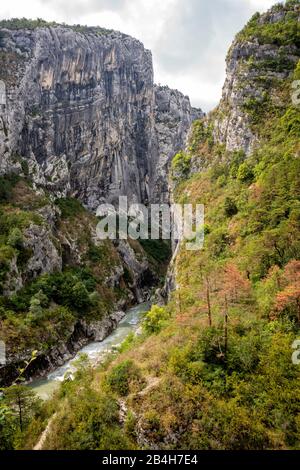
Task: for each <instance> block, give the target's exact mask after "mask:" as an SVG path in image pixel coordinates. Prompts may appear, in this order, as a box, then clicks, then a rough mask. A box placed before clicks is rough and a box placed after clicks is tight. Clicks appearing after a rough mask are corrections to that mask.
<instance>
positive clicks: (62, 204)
mask: <svg viewBox="0 0 300 470" xmlns="http://www.w3.org/2000/svg"><path fill="white" fill-rule="evenodd" d="M55 203H56V205H57V206H58V207H59V209H60V210H61V217H62V218H63V219H68V218H72V217H76V216H77V215H78V214H80V213H82V212H84V207H83V206H82V204H81V203H80V202H79V201H78V200H77V199H74V198H71V197H68V198H63V199H56V201H55Z"/></svg>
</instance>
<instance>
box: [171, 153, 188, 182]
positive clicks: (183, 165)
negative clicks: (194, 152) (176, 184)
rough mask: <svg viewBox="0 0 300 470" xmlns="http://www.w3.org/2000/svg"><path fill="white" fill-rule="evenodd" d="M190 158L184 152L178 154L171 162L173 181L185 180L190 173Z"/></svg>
mask: <svg viewBox="0 0 300 470" xmlns="http://www.w3.org/2000/svg"><path fill="white" fill-rule="evenodd" d="M190 165H191V156H190V155H188V154H187V153H185V152H179V153H177V155H175V157H174V158H173V160H172V178H173V179H174V180H180V179H185V178H186V177H187V176H188V174H189V171H190Z"/></svg>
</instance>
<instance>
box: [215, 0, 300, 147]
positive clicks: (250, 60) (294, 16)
mask: <svg viewBox="0 0 300 470" xmlns="http://www.w3.org/2000/svg"><path fill="white" fill-rule="evenodd" d="M299 22H300V8H299V4H294V5H292V4H287V5H275V6H274V7H273V8H271V9H270V10H269V11H268V12H267V13H265V14H262V15H259V14H256V15H254V17H253V18H252V20H251V21H250V22H249V23H248V25H247V26H246V27H245V28H244V29H243V30H242V31H241V33H239V34H238V35H237V37H236V39H235V41H234V42H233V44H232V46H231V48H230V50H229V53H228V57H227V75H226V81H225V84H224V88H223V96H222V100H221V103H220V106H219V108H218V110H217V119H216V120H215V123H214V127H215V139H216V140H217V141H219V142H221V143H223V144H225V146H226V148H227V150H229V151H232V150H237V149H242V150H244V151H245V153H246V154H250V153H251V151H252V150H253V148H254V147H255V145H256V143H257V137H258V134H259V129H258V128H257V126H256V124H257V122H255V120H254V119H253V115H255V114H256V115H259V114H262V113H264V112H265V110H266V109H267V108H268V107H270V105H273V107H278V108H280V106H282V103H281V100H280V93H278V86H280V83H282V81H283V80H285V79H287V78H288V77H289V76H290V75H291V73H292V72H293V70H294V69H295V67H296V65H297V62H298V61H299V56H300V38H299V40H298V43H297V42H295V40H294V39H295V29H297V28H298V31H299ZM288 25H289V26H288ZM270 31H271V33H270ZM280 31H284V34H283V33H282V34H280ZM289 32H290V35H289ZM276 34H277V36H276ZM298 35H299V33H298Z"/></svg>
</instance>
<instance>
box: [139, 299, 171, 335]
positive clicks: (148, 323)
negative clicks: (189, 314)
mask: <svg viewBox="0 0 300 470" xmlns="http://www.w3.org/2000/svg"><path fill="white" fill-rule="evenodd" d="M169 317H170V316H169V314H168V313H167V311H166V309H165V308H164V307H158V306H157V305H153V306H152V308H151V310H150V312H148V313H147V315H146V317H145V320H144V322H143V329H144V331H145V332H146V333H147V334H153V333H154V334H156V333H159V331H160V330H161V329H162V328H163V326H164V325H165V324H166V322H167V320H168V319H169Z"/></svg>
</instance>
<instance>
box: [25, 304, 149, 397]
mask: <svg viewBox="0 0 300 470" xmlns="http://www.w3.org/2000/svg"><path fill="white" fill-rule="evenodd" d="M149 308H150V303H148V302H146V303H142V304H139V305H137V306H135V307H133V308H130V309H129V310H127V312H126V313H124V315H123V317H122V319H120V321H119V322H118V324H117V325H116V326H115V328H114V329H113V330H112V331H111V332H110V333H108V335H106V337H105V338H103V339H97V341H93V342H90V343H89V344H86V345H84V346H83V347H82V348H81V349H80V350H78V351H77V354H75V355H73V356H72V358H70V359H68V360H67V361H66V362H65V363H64V364H62V365H60V367H58V368H57V369H55V370H52V371H51V372H50V373H49V374H48V375H47V376H46V377H42V378H38V379H35V380H33V381H31V382H30V384H29V386H30V388H32V390H34V392H35V393H36V394H37V395H38V396H39V397H40V398H42V399H43V400H47V399H49V398H50V397H51V395H52V394H53V393H54V391H55V390H57V388H58V387H59V385H60V383H61V382H62V381H63V380H64V378H65V376H66V374H68V373H69V374H70V375H72V374H73V373H74V371H75V370H76V368H75V367H74V365H73V362H74V361H76V360H77V359H79V357H80V356H81V355H82V354H85V355H86V356H87V357H88V359H89V360H90V362H91V364H92V365H94V366H95V365H97V364H98V363H99V362H101V360H102V359H103V357H104V356H105V355H107V354H108V353H109V352H111V351H113V350H114V349H115V348H117V347H118V346H120V345H121V343H122V342H123V341H124V340H125V339H126V337H127V336H128V335H129V334H130V333H131V332H133V333H135V332H136V331H137V330H138V328H139V326H140V323H141V320H142V318H143V316H144V314H145V313H146V312H147V311H148V310H149Z"/></svg>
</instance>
